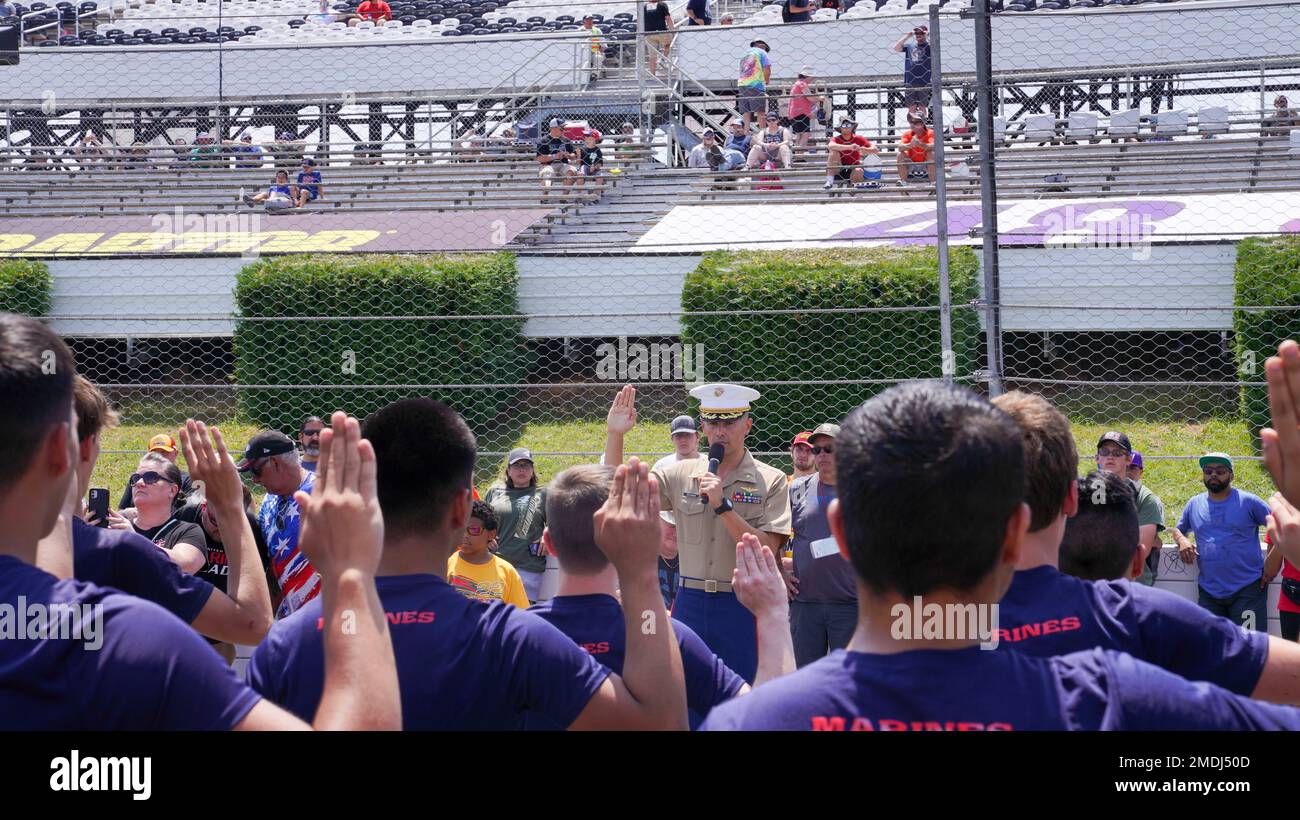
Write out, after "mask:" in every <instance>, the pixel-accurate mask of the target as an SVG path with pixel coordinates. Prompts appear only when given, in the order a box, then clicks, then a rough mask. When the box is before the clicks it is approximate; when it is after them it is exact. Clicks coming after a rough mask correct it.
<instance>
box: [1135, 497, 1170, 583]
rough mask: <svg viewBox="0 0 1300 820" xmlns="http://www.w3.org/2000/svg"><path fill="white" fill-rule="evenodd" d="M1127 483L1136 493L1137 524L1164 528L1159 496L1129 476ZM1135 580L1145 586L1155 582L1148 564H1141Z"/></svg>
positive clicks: (1163, 509) (1162, 506)
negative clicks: (1139, 572)
mask: <svg viewBox="0 0 1300 820" xmlns="http://www.w3.org/2000/svg"><path fill="white" fill-rule="evenodd" d="M1128 483H1129V484H1131V485H1132V486H1133V490H1134V492H1136V493H1137V508H1138V526H1139V527H1143V526H1146V525H1147V524H1155V525H1156V532H1157V533H1159V532H1160V531H1161V530H1163V529H1164V528H1165V505H1164V504H1162V503H1161V502H1160V498H1159V496H1157V495H1156V494H1155V493H1153V492H1151V491H1150V490H1148V489H1147V487H1146V485H1145V484H1138V483H1137V482H1136V481H1134V480H1133V479H1131V478H1130V479H1129V480H1128ZM1137 582H1138V583H1140V584H1146V585H1147V586H1152V585H1153V584H1155V582H1156V578H1155V575H1153V574H1152V572H1151V567H1150V566H1148V565H1147V564H1143V565H1142V575H1141V576H1140V577H1138V578H1137Z"/></svg>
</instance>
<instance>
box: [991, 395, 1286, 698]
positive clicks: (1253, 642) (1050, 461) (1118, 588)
mask: <svg viewBox="0 0 1300 820" xmlns="http://www.w3.org/2000/svg"><path fill="white" fill-rule="evenodd" d="M993 403H994V404H995V405H996V406H997V407H998V408H1000V409H1002V410H1003V411H1005V412H1007V413H1009V414H1010V416H1011V418H1012V419H1013V420H1014V421H1015V422H1016V424H1017V425H1018V426H1019V428H1020V434H1021V437H1022V440H1023V449H1024V452H1025V479H1026V488H1025V498H1026V500H1027V503H1028V504H1029V508H1030V511H1031V516H1032V518H1031V521H1030V525H1029V531H1028V533H1027V534H1026V535H1025V539H1024V547H1023V548H1022V550H1021V554H1020V559H1019V561H1018V563H1017V565H1016V573H1015V576H1014V577H1013V578H1012V580H1011V586H1010V587H1009V588H1008V590H1007V592H1006V594H1005V595H1004V596H1003V597H1002V600H1001V602H1000V606H999V610H998V612H999V615H998V617H999V623H998V637H999V642H998V649H999V650H1014V651H1018V652H1022V653H1025V654H1029V655H1034V656H1036V657H1043V658H1047V657H1052V656H1055V655H1064V654H1067V653H1070V652H1076V651H1081V650H1084V649H1090V648H1093V647H1101V648H1103V649H1114V650H1117V651H1121V652H1127V653H1129V654H1130V655H1133V656H1134V657H1135V658H1138V659H1139V660H1142V661H1146V662H1148V663H1153V664H1155V665H1157V666H1160V667H1162V668H1164V669H1166V670H1168V671H1170V672H1173V673H1174V674H1176V675H1180V676H1182V677H1184V678H1187V679H1188V680H1196V681H1206V682H1208V683H1212V684H1214V685H1216V686H1221V687H1223V688H1224V689H1226V690H1228V691H1230V692H1233V693H1235V694H1238V695H1250V696H1251V697H1253V698H1255V699H1257V700H1269V701H1274V702H1279V703H1300V648H1297V647H1296V646H1295V645H1294V644H1291V645H1287V644H1286V643H1285V642H1282V641H1279V640H1278V639H1276V638H1273V639H1270V638H1269V637H1268V636H1266V635H1261V634H1260V633H1258V632H1246V631H1244V630H1242V629H1240V628H1239V627H1238V626H1237V625H1236V624H1233V623H1232V622H1231V621H1229V620H1228V619H1226V618H1219V617H1215V616H1214V615H1211V614H1210V613H1209V612H1207V611H1206V610H1204V609H1202V608H1200V607H1198V606H1197V605H1196V604H1194V603H1192V602H1191V601H1188V600H1186V599H1184V598H1182V597H1180V596H1178V595H1175V594H1173V593H1172V592H1168V591H1166V590H1163V589H1154V588H1152V587H1147V586H1143V585H1141V584H1134V583H1130V582H1127V581H1120V580H1099V581H1085V580H1082V579H1079V578H1075V577H1072V576H1070V575H1066V574H1065V573H1063V572H1061V571H1060V570H1058V569H1057V564H1058V562H1061V561H1063V560H1070V561H1072V562H1074V563H1087V564H1089V565H1092V566H1099V565H1102V564H1105V565H1107V566H1109V568H1110V571H1111V572H1118V573H1119V574H1116V575H1115V576H1112V577H1113V578H1119V577H1120V576H1121V575H1122V574H1125V573H1124V570H1125V569H1127V574H1132V572H1133V571H1134V570H1137V569H1139V568H1140V563H1141V554H1142V553H1141V551H1140V549H1139V548H1138V547H1137V540H1136V539H1137V537H1138V536H1137V530H1129V531H1123V530H1122V529H1121V530H1120V532H1122V534H1121V535H1119V536H1118V538H1117V540H1116V541H1115V542H1113V543H1108V544H1106V545H1105V546H1104V547H1103V546H1102V545H1101V544H1098V543H1097V539H1096V535H1097V534H1099V533H1096V532H1094V533H1093V535H1092V536H1088V534H1087V531H1086V528H1085V530H1084V531H1082V532H1079V531H1076V532H1075V533H1072V534H1071V537H1072V540H1073V542H1074V543H1072V544H1071V545H1070V548H1069V550H1070V552H1071V555H1070V557H1069V558H1068V559H1065V558H1064V556H1063V553H1064V552H1065V550H1066V548H1065V546H1064V545H1063V544H1062V537H1063V535H1064V534H1065V533H1067V532H1068V531H1069V529H1070V524H1069V523H1067V521H1071V522H1072V519H1071V516H1074V515H1075V514H1076V512H1077V511H1078V509H1079V507H1080V505H1081V503H1086V504H1088V505H1093V506H1102V504H1103V502H1104V504H1105V507H1106V510H1107V511H1108V512H1109V510H1110V509H1111V504H1110V502H1111V497H1112V496H1113V495H1114V493H1115V489H1114V488H1115V487H1116V486H1117V485H1116V484H1115V483H1112V482H1111V478H1113V479H1114V481H1115V482H1118V486H1122V487H1124V488H1125V489H1126V490H1128V492H1129V493H1130V494H1131V492H1132V486H1131V483H1130V482H1129V481H1128V479H1126V478H1122V477H1120V476H1119V475H1118V474H1116V473H1109V476H1107V477H1105V478H1104V479H1102V481H1098V480H1097V479H1098V476H1099V475H1104V474H1105V473H1108V472H1109V471H1100V472H1099V473H1094V474H1093V475H1092V476H1090V477H1089V479H1088V483H1087V484H1086V485H1085V484H1084V483H1082V482H1079V481H1077V480H1076V478H1075V475H1076V471H1077V469H1078V453H1077V451H1076V449H1075V444H1074V435H1073V433H1072V432H1071V431H1070V423H1069V421H1068V420H1067V419H1066V418H1065V416H1064V415H1062V414H1061V412H1060V411H1059V410H1057V409H1056V408H1055V407H1053V406H1052V404H1051V403H1050V402H1048V401H1047V400H1046V399H1044V398H1042V397H1041V396H1035V395H1031V394H1027V393H1021V392H1012V393H1006V394H1004V395H1001V396H998V397H997V398H996V399H994V401H993ZM1085 491H1086V493H1087V496H1088V497H1087V498H1086V499H1084V498H1082V496H1083V495H1084V493H1085ZM1094 498H1095V499H1096V500H1095V501H1094ZM1115 509H1116V510H1119V509H1121V508H1120V507H1119V506H1116V507H1115ZM1095 512H1100V511H1099V510H1095V511H1094V513H1095ZM1134 515H1135V519H1136V513H1135V514H1134ZM1089 517H1092V518H1096V517H1098V516H1097V515H1090V516H1089ZM1108 517H1109V516H1108ZM1116 517H1117V518H1121V519H1122V518H1126V515H1118V514H1117V515H1116ZM1119 523H1120V526H1121V527H1122V526H1125V525H1124V524H1123V522H1122V521H1121V522H1119ZM1085 537H1089V539H1090V543H1087V544H1085V543H1083V541H1084V538H1085ZM1085 552H1086V554H1085ZM1103 552H1105V553H1108V555H1106V556H1105V557H1102V553H1103ZM1125 556H1127V558H1125ZM1085 559H1086V560H1085Z"/></svg>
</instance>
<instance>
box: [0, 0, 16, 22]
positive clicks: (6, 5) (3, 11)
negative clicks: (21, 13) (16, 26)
mask: <svg viewBox="0 0 1300 820" xmlns="http://www.w3.org/2000/svg"><path fill="white" fill-rule="evenodd" d="M17 16H18V10H17V9H15V8H14V6H13V3H10V2H8V0H0V20H3V19H4V18H6V17H17Z"/></svg>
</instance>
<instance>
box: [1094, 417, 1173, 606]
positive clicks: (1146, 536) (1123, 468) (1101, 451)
mask: <svg viewBox="0 0 1300 820" xmlns="http://www.w3.org/2000/svg"><path fill="white" fill-rule="evenodd" d="M1132 464H1133V445H1132V444H1130V443H1129V440H1128V436H1126V435H1124V434H1123V433H1120V432H1116V431H1114V430H1112V431H1111V432H1109V433H1106V434H1105V435H1103V436H1102V437H1101V438H1100V439H1098V440H1097V469H1098V470H1105V471H1106V472H1108V473H1114V474H1115V475H1117V476H1119V477H1120V478H1127V479H1128V480H1129V483H1130V484H1131V485H1132V487H1133V496H1134V498H1135V499H1136V500H1137V508H1138V541H1139V543H1140V544H1141V545H1142V551H1143V554H1142V562H1143V565H1142V577H1140V578H1137V579H1136V580H1137V582H1138V583H1140V584H1145V585H1146V586H1151V585H1153V584H1154V583H1155V575H1154V574H1153V573H1152V571H1151V567H1150V565H1149V564H1147V558H1148V556H1150V555H1151V552H1152V550H1158V549H1160V531H1161V530H1163V529H1164V528H1165V505H1164V504H1163V503H1161V501H1160V499H1159V498H1158V497H1157V496H1156V494H1155V493H1153V492H1151V490H1150V489H1149V488H1148V487H1147V486H1146V485H1145V484H1139V483H1138V482H1136V481H1134V480H1133V479H1131V478H1129V475H1128V468H1129V467H1130V466H1132Z"/></svg>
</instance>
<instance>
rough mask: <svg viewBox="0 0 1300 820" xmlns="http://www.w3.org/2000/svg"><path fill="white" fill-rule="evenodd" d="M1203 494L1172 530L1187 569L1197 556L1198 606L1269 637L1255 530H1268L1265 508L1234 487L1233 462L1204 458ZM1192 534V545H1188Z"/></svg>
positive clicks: (1263, 576) (1219, 455) (1216, 456)
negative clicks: (1194, 537)
mask: <svg viewBox="0 0 1300 820" xmlns="http://www.w3.org/2000/svg"><path fill="white" fill-rule="evenodd" d="M1199 463H1200V466H1201V483H1203V484H1204V485H1205V490H1206V491H1205V492H1203V493H1201V494H1200V495H1198V496H1195V497H1193V498H1192V499H1191V500H1190V501H1188V502H1187V506H1185V507H1183V514H1182V515H1181V516H1180V517H1179V518H1178V526H1176V527H1174V529H1173V534H1174V542H1175V543H1177V544H1178V557H1179V558H1181V559H1182V560H1183V563H1185V564H1191V563H1194V562H1195V561H1196V559H1197V558H1198V557H1202V556H1201V551H1202V550H1204V556H1203V557H1202V560H1201V568H1200V569H1201V571H1200V573H1199V574H1198V577H1197V581H1196V583H1197V588H1198V593H1199V594H1198V596H1197V597H1198V603H1200V605H1201V606H1203V607H1205V608H1206V609H1208V610H1209V611H1211V612H1213V613H1214V614H1215V615H1219V616H1222V617H1224V618H1229V619H1231V620H1232V621H1233V622H1234V623H1237V624H1240V625H1241V626H1242V627H1243V628H1245V629H1256V630H1259V631H1261V632H1267V631H1268V612H1267V611H1266V608H1267V604H1268V583H1269V581H1271V580H1272V579H1271V578H1270V577H1268V576H1267V575H1266V574H1265V572H1264V555H1263V553H1262V552H1261V550H1260V546H1259V528H1260V527H1263V526H1267V524H1268V522H1267V520H1266V519H1267V518H1268V516H1269V512H1270V511H1269V507H1268V504H1265V503H1264V501H1263V500H1262V499H1261V498H1259V497H1258V496H1256V495H1253V494H1251V493H1248V492H1243V491H1242V490H1238V489H1236V488H1235V487H1233V486H1232V479H1233V469H1232V459H1231V458H1230V457H1229V456H1228V455H1227V454H1225V453H1206V454H1205V455H1203V456H1201V458H1200V460H1199ZM1188 533H1195V534H1196V544H1192V542H1191V541H1189V540H1188V539H1187V534H1188Z"/></svg>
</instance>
